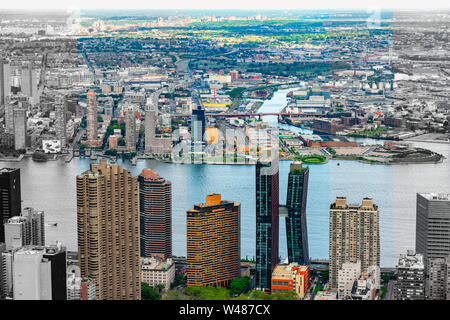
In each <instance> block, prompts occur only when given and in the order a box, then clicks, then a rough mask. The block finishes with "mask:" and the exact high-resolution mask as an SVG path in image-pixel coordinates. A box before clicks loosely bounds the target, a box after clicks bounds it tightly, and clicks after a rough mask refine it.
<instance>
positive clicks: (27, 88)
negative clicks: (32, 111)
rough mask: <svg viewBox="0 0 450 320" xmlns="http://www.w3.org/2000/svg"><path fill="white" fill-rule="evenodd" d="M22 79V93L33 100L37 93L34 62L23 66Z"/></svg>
mask: <svg viewBox="0 0 450 320" xmlns="http://www.w3.org/2000/svg"><path fill="white" fill-rule="evenodd" d="M20 79H21V82H20V83H21V85H20V91H21V92H22V93H23V94H24V95H26V96H27V97H30V98H33V97H34V96H35V95H36V93H37V92H36V91H37V81H36V74H35V72H34V71H33V63H32V62H28V63H26V64H25V65H24V66H22V72H21V76H20Z"/></svg>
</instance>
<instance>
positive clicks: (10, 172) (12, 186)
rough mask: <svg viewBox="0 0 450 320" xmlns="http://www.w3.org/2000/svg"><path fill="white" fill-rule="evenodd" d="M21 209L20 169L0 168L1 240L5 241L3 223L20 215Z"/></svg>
mask: <svg viewBox="0 0 450 320" xmlns="http://www.w3.org/2000/svg"><path fill="white" fill-rule="evenodd" d="M21 210H22V198H21V193H20V169H10V168H3V169H0V242H5V229H4V226H3V224H4V223H5V222H7V221H8V219H9V218H11V217H14V216H18V215H20V212H21Z"/></svg>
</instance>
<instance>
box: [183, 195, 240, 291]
mask: <svg viewBox="0 0 450 320" xmlns="http://www.w3.org/2000/svg"><path fill="white" fill-rule="evenodd" d="M240 212H241V205H240V204H239V203H235V202H232V201H226V200H221V196H220V194H212V195H208V196H206V202H205V203H200V204H196V205H195V206H194V208H193V209H190V210H188V211H187V217H186V227H187V268H186V275H187V283H188V286H191V285H213V286H216V285H218V286H227V285H229V283H230V281H231V280H232V279H233V278H236V277H239V276H240V248H241V244H240Z"/></svg>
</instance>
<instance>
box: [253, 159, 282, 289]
mask: <svg viewBox="0 0 450 320" xmlns="http://www.w3.org/2000/svg"><path fill="white" fill-rule="evenodd" d="M278 175H279V174H278V159H275V160H273V161H271V162H264V163H263V162H258V163H257V164H256V288H257V289H259V290H265V291H269V290H270V288H271V281H270V279H271V277H272V272H273V270H274V268H275V267H276V265H277V264H278V260H279V257H278V236H279V223H278V219H279V218H278V210H279V181H278Z"/></svg>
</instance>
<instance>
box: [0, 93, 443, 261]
mask: <svg viewBox="0 0 450 320" xmlns="http://www.w3.org/2000/svg"><path fill="white" fill-rule="evenodd" d="M291 90H292V89H291ZM288 91H290V90H279V91H278V92H276V93H275V94H274V96H273V98H272V99H271V100H270V101H267V102H266V103H265V104H264V105H263V106H262V108H261V109H260V111H262V112H264V111H279V110H281V109H282V108H283V107H284V106H285V105H286V93H287V92H288ZM265 120H267V121H269V122H270V123H271V125H276V124H277V122H276V117H267V119H265ZM280 126H281V127H284V128H287V126H286V125H280ZM288 127H289V126H288ZM289 129H291V130H297V131H298V130H302V129H297V128H293V127H289ZM305 132H308V131H307V130H305ZM363 140H365V141H366V142H370V143H380V141H376V140H374V141H371V140H370V139H363ZM363 140H358V141H363ZM414 145H416V146H418V147H425V148H428V149H430V150H433V151H435V152H438V153H440V154H443V155H444V156H445V159H444V161H443V162H441V163H437V164H403V165H379V164H367V163H361V162H357V161H343V160H330V161H329V162H328V163H326V164H320V165H309V167H310V176H309V188H308V202H307V221H308V237H309V250H310V256H311V258H313V259H328V241H329V240H328V236H329V235H328V229H329V218H328V217H329V207H330V203H331V202H333V201H334V200H335V198H336V196H345V197H347V199H348V202H355V203H360V202H361V200H362V198H364V197H372V198H373V199H374V202H375V203H376V204H377V205H378V207H379V212H380V237H381V266H383V267H392V266H394V265H395V259H396V257H397V256H398V255H399V254H400V253H404V252H405V251H406V250H407V249H413V248H414V247H415V220H416V193H417V192H441V193H450V165H449V160H448V159H449V158H450V144H443V143H442V144H441V143H419V142H415V143H414ZM90 162H91V161H90V160H89V159H88V158H74V159H73V160H72V161H71V162H70V163H65V162H64V161H63V160H60V161H48V162H45V163H39V162H34V161H32V160H31V159H30V158H25V159H23V160H22V161H21V162H0V167H19V168H20V169H21V183H22V199H23V204H22V206H23V207H27V206H32V207H34V208H36V209H39V210H44V211H45V220H46V223H47V224H51V223H57V226H50V225H49V226H47V227H46V243H47V244H50V243H54V242H55V241H57V240H58V241H61V242H62V243H63V244H64V245H66V246H67V247H68V249H69V250H77V229H76V189H75V182H76V181H75V177H76V175H77V174H79V173H81V172H83V171H85V170H87V169H88V168H89V164H90ZM117 164H120V165H124V167H125V168H127V169H130V170H131V171H132V173H133V174H134V175H138V174H139V173H140V172H141V171H142V169H144V168H152V169H154V170H155V171H156V172H157V173H158V174H159V175H160V176H162V177H164V178H165V179H167V180H170V181H171V182H172V215H173V222H172V229H173V254H174V255H177V256H185V255H186V218H185V216H186V210H187V209H190V208H192V207H193V205H194V204H195V203H200V202H204V200H205V196H206V195H207V194H210V193H220V194H222V198H223V199H226V200H231V201H235V202H239V203H241V256H242V257H243V258H246V257H247V258H249V259H250V258H253V257H254V256H255V230H256V222H255V167H254V166H251V165H201V164H189V165H186V164H170V163H162V162H158V161H154V160H138V162H137V165H136V166H132V165H131V163H130V162H128V161H126V162H125V163H123V162H122V161H121V160H119V161H117ZM288 173H289V161H280V203H282V204H284V203H285V202H286V191H287V190H286V189H287V177H288ZM280 256H281V257H282V258H284V257H286V256H287V248H286V235H285V223H284V218H280Z"/></svg>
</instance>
